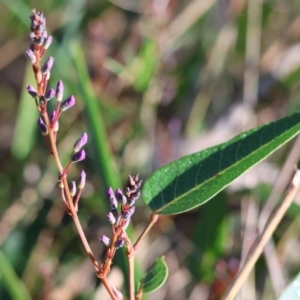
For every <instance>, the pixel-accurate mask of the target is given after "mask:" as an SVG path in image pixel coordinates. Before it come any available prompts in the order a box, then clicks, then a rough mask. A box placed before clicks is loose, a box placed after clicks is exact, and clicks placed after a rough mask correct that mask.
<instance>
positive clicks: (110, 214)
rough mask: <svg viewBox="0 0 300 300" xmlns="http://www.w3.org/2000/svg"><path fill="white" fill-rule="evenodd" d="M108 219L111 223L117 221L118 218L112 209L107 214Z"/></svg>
mask: <svg viewBox="0 0 300 300" xmlns="http://www.w3.org/2000/svg"><path fill="white" fill-rule="evenodd" d="M107 219H108V222H109V223H110V224H115V223H116V218H115V216H114V214H113V213H112V212H111V211H110V212H109V213H108V214H107Z"/></svg>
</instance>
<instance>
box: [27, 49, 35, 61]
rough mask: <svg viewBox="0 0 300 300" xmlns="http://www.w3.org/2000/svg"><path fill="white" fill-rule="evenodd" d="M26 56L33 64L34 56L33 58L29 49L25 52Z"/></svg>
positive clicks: (33, 55) (32, 53)
mask: <svg viewBox="0 0 300 300" xmlns="http://www.w3.org/2000/svg"><path fill="white" fill-rule="evenodd" d="M26 54H27V57H28V59H29V60H30V62H31V63H32V64H35V62H36V56H35V54H34V52H33V51H32V50H31V49H28V50H27V51H26Z"/></svg>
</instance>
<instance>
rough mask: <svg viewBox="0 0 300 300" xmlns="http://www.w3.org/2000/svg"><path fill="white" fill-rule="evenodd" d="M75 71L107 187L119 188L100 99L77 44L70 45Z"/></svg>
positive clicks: (118, 179) (119, 184)
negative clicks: (100, 107)
mask: <svg viewBox="0 0 300 300" xmlns="http://www.w3.org/2000/svg"><path fill="white" fill-rule="evenodd" d="M70 49H71V53H72V56H73V62H74V65H75V71H76V72H77V74H78V81H79V82H78V83H79V89H80V91H81V93H82V96H83V99H84V101H85V110H86V114H87V119H88V122H89V128H90V132H91V135H92V137H93V142H94V146H95V148H96V152H97V155H98V159H99V160H100V162H101V169H102V170H101V172H102V176H103V180H104V184H105V186H106V187H109V186H111V187H113V188H117V187H120V186H121V180H120V177H119V174H118V173H117V171H116V169H115V168H114V162H113V158H112V155H111V153H110V149H109V145H108V142H107V141H108V139H107V136H106V129H105V124H104V121H103V118H102V114H101V111H100V109H99V104H98V99H97V98H96V96H95V93H94V90H93V87H92V84H91V81H90V78H89V74H88V70H87V68H86V64H85V60H84V57H83V54H82V51H81V48H80V45H79V44H78V43H77V42H73V43H71V45H70Z"/></svg>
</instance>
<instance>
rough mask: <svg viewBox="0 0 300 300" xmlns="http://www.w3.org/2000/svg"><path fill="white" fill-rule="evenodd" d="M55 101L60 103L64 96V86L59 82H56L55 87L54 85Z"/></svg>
mask: <svg viewBox="0 0 300 300" xmlns="http://www.w3.org/2000/svg"><path fill="white" fill-rule="evenodd" d="M55 93H56V95H55V96H56V100H57V101H58V102H61V100H62V98H63V96H64V84H63V82H62V81H61V80H59V81H58V83H57V85H56V91H55Z"/></svg>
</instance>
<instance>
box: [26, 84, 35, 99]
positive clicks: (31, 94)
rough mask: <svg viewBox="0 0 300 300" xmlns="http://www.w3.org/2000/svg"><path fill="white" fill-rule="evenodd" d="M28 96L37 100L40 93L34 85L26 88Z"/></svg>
mask: <svg viewBox="0 0 300 300" xmlns="http://www.w3.org/2000/svg"><path fill="white" fill-rule="evenodd" d="M26 90H27V92H28V94H29V95H30V96H31V97H33V98H36V97H37V95H38V93H37V91H36V89H35V88H34V87H33V86H32V85H29V86H28V87H27V88H26Z"/></svg>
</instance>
